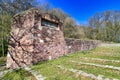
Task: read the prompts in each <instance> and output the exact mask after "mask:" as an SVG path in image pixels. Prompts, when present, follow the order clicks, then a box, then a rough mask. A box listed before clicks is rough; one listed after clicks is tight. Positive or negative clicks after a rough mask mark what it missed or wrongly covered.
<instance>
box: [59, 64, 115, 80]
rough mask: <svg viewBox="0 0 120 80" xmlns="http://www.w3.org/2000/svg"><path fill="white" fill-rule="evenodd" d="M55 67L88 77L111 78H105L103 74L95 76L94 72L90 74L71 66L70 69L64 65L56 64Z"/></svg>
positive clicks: (103, 79)
mask: <svg viewBox="0 0 120 80" xmlns="http://www.w3.org/2000/svg"><path fill="white" fill-rule="evenodd" d="M57 67H59V68H61V69H65V70H68V71H71V72H73V73H77V74H79V75H82V76H86V77H90V78H91V79H95V80H111V79H109V78H105V77H104V76H103V75H98V76H95V75H94V74H91V73H90V74H89V73H86V72H84V71H81V70H77V69H73V68H71V69H69V68H65V67H63V66H60V65H59V66H57ZM114 80H117V79H114Z"/></svg>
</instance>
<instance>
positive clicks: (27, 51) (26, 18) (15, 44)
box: [7, 9, 97, 68]
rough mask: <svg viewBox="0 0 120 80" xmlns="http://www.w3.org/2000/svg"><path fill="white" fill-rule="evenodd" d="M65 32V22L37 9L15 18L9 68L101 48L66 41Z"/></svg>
mask: <svg viewBox="0 0 120 80" xmlns="http://www.w3.org/2000/svg"><path fill="white" fill-rule="evenodd" d="M62 30H63V27H62V22H61V21H60V20H59V19H58V18H56V17H55V16H52V15H49V14H47V13H42V12H40V11H39V10H36V9H30V10H27V11H25V12H22V13H19V14H17V15H15V16H14V17H13V21H12V25H11V32H10V38H9V46H8V54H7V68H18V67H24V66H27V65H32V64H34V63H37V62H39V61H42V60H49V59H55V58H58V57H59V56H62V55H64V54H67V53H71V52H75V51H81V50H88V49H92V48H95V47H96V45H97V43H96V42H95V43H94V41H88V42H85V41H81V40H80V41H78V40H77V41H74V40H71V39H70V40H69V39H67V40H66V41H65V39H64V36H63V31H62ZM66 42H67V43H66ZM75 45H77V46H75ZM79 45H80V46H79ZM84 46H85V47H84ZM86 46H87V47H86ZM76 48H77V49H76Z"/></svg>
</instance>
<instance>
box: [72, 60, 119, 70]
mask: <svg viewBox="0 0 120 80" xmlns="http://www.w3.org/2000/svg"><path fill="white" fill-rule="evenodd" d="M71 62H74V63H78V64H85V65H90V66H96V67H101V68H110V69H115V70H119V71H120V67H116V66H109V65H100V64H94V63H85V62H76V61H71Z"/></svg>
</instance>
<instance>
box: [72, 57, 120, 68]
mask: <svg viewBox="0 0 120 80" xmlns="http://www.w3.org/2000/svg"><path fill="white" fill-rule="evenodd" d="M73 60H74V61H77V62H79V61H81V62H87V63H94V64H101V65H109V66H116V67H120V60H108V59H100V58H80V59H73Z"/></svg>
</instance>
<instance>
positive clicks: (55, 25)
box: [41, 19, 58, 28]
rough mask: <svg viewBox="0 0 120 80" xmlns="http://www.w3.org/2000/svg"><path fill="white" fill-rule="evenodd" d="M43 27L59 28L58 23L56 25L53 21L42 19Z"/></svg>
mask: <svg viewBox="0 0 120 80" xmlns="http://www.w3.org/2000/svg"><path fill="white" fill-rule="evenodd" d="M41 26H47V27H51V28H54V27H58V23H54V22H52V21H49V20H45V19H42V20H41Z"/></svg>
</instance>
